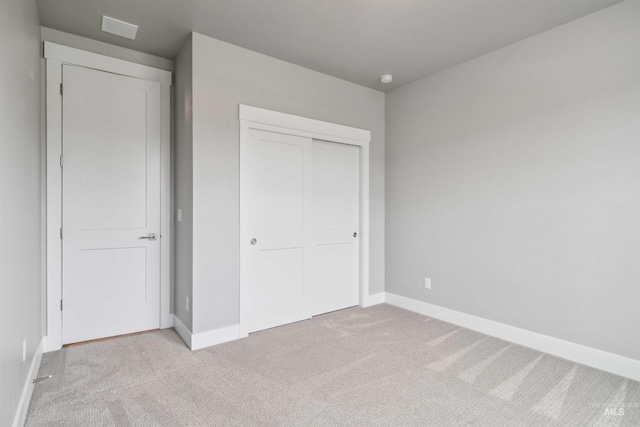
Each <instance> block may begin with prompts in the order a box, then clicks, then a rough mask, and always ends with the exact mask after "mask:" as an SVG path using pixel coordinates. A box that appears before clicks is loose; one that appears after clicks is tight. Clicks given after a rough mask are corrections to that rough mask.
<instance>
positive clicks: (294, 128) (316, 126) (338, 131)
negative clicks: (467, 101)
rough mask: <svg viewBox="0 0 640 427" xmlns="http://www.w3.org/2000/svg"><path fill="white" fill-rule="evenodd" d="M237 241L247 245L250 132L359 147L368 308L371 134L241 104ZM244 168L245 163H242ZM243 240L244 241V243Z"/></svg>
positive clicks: (244, 302)
mask: <svg viewBox="0 0 640 427" xmlns="http://www.w3.org/2000/svg"><path fill="white" fill-rule="evenodd" d="M239 110H240V111H239V119H240V239H241V242H243V241H249V240H250V239H251V236H250V235H249V232H250V230H249V224H248V222H247V219H246V218H244V217H243V215H242V207H243V206H245V205H246V204H247V200H245V197H247V196H248V193H249V192H248V191H247V185H248V183H247V179H246V177H245V176H244V173H243V163H245V162H246V159H247V156H248V145H249V129H258V130H266V131H271V132H278V133H283V134H287V135H296V136H302V137H307V138H312V139H318V140H322V141H327V142H336V143H341V144H349V145H355V146H358V147H360V236H361V239H360V265H359V268H360V274H359V276H360V306H361V307H367V306H369V305H371V302H370V296H369V142H371V132H370V131H368V130H363V129H357V128H353V127H349V126H343V125H338V124H335V123H329V122H323V121H320V120H314V119H308V118H306V117H300V116H294V115H291V114H285V113H279V112H276V111H271V110H265V109H262V108H256V107H251V106H248V105H242V104H240V109H239ZM245 164H246V163H245ZM243 239H244V240H243ZM243 248H245V250H248V248H247V246H246V245H242V243H241V244H240V251H241V253H240V337H241V338H242V337H246V336H247V335H248V320H249V294H248V293H249V286H248V283H246V282H247V279H246V278H245V277H244V275H243V274H242V260H243V259H244V258H245V256H244V255H245V254H243V253H242V250H243Z"/></svg>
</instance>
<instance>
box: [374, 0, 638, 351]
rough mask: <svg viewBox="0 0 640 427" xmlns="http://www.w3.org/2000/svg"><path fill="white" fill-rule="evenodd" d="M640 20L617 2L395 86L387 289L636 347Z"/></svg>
mask: <svg viewBox="0 0 640 427" xmlns="http://www.w3.org/2000/svg"><path fill="white" fill-rule="evenodd" d="M639 23H640V2H637V1H632V2H625V3H621V4H619V5H616V6H613V7H611V8H608V9H605V10H603V11H600V12H597V13H595V14H593V15H590V16H587V17H585V18H582V19H580V20H577V21H574V22H571V23H568V24H566V25H563V26H561V27H557V28H555V29H553V30H550V31H548V32H545V33H542V34H540V35H537V36H535V37H532V38H530V39H527V40H525V41H522V42H520V43H517V44H514V45H511V46H509V47H506V48H504V49H501V50H498V51H495V52H493V53H490V54H488V55H485V56H482V57H480V58H477V59H475V60H472V61H469V62H467V63H464V64H462V65H459V66H457V67H454V68H452V69H449V70H447V71H444V72H441V73H439V74H436V75H434V76H431V77H428V78H426V79H423V80H420V81H418V82H415V83H412V84H410V85H407V86H404V87H402V88H399V89H397V90H394V91H391V92H390V93H388V95H387V109H386V111H387V159H386V166H387V182H386V185H387V188H386V189H387V191H386V194H387V205H386V206H387V250H386V253H387V258H386V262H387V277H386V287H387V288H386V289H387V291H389V292H392V293H395V294H398V295H403V296H407V297H410V298H415V299H418V300H422V301H427V302H429V303H433V304H436V305H439V306H443V307H447V308H450V309H454V310H458V311H461V312H464V313H469V314H472V315H477V316H480V317H484V318H487V319H491V320H495V321H498V322H503V323H506V324H509V325H513V326H516V327H520V328H524V329H527V330H531V331H535V332H539V333H542V334H546V335H550V336H553V337H557V338H560V339H564V340H568V341H572V342H575V343H579V344H583V345H587V346H590V347H594V348H598V349H602V350H605V351H608V352H611V353H616V354H619V355H623V356H627V357H631V358H634V359H640V309H639V307H640V262H639V261H640V222H639V218H640V162H639V160H640V138H639V137H640V135H639V130H640V96H639V95H640V47H639V46H640V25H639ZM425 276H428V277H430V278H431V279H432V281H433V282H432V290H431V291H427V290H425V289H424V287H423V278H424V277H425Z"/></svg>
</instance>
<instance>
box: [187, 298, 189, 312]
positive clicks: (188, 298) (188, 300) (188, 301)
mask: <svg viewBox="0 0 640 427" xmlns="http://www.w3.org/2000/svg"><path fill="white" fill-rule="evenodd" d="M187 311H189V297H187Z"/></svg>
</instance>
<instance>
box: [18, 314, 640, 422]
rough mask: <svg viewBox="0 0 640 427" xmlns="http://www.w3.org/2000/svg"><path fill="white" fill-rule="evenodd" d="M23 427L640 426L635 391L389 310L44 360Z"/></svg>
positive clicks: (638, 388) (87, 347)
mask: <svg viewBox="0 0 640 427" xmlns="http://www.w3.org/2000/svg"><path fill="white" fill-rule="evenodd" d="M49 374H53V377H52V378H51V379H48V380H44V381H41V382H39V383H37V384H36V387H35V391H34V395H33V399H32V402H31V406H30V408H29V413H28V416H27V422H26V425H27V426H83V427H87V426H171V427H174V426H227V425H228V426H232V425H233V426H236V425H237V426H258V425H264V426H592V425H593V426H604V425H608V426H639V425H640V383H638V382H636V381H632V380H630V379H626V378H622V377H619V376H616V375H612V374H609V373H606V372H603V371H599V370H596V369H592V368H589V367H586V366H583V365H578V364H575V363H572V362H569V361H567V360H563V359H559V358H557V357H553V356H550V355H547V354H544V353H540V352H538V351H535V350H531V349H529V348H525V347H522V346H518V345H515V344H510V343H509V342H506V341H503V340H499V339H497V338H492V337H489V336H486V335H483V334H480V333H477V332H473V331H470V330H467V329H464V328H459V327H457V326H455V325H452V324H449V323H445V322H441V321H438V320H435V319H431V318H428V317H425V316H422V315H419V314H415V313H412V312H409V311H406V310H403V309H400V308H396V307H392V306H389V305H384V304H383V305H379V306H375V307H370V308H366V309H362V308H352V309H347V310H342V311H338V312H334V313H330V314H326V315H322V316H317V317H314V318H313V319H311V320H308V321H304V322H299V323H294V324H291V325H286V326H282V327H279V328H274V329H270V330H266V331H262V332H258V333H254V334H251V335H250V336H249V337H248V338H245V339H241V340H238V341H234V342H230V343H226V344H221V345H217V346H214V347H209V348H207V349H203V350H199V351H194V352H191V351H189V349H188V348H187V347H186V346H185V344H184V343H183V342H182V340H181V339H180V337H179V336H178V335H177V334H176V332H175V331H174V330H173V329H167V330H161V331H154V332H150V333H145V334H138V335H131V336H124V337H118V338H113V339H108V340H104V341H97V342H91V343H87V344H82V345H75V346H71V347H65V348H64V349H62V350H60V351H58V352H54V353H47V354H45V355H44V357H43V361H42V365H41V368H40V376H44V375H49Z"/></svg>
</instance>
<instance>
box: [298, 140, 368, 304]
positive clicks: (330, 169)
mask: <svg viewBox="0 0 640 427" xmlns="http://www.w3.org/2000/svg"><path fill="white" fill-rule="evenodd" d="M359 158H360V149H359V147H356V146H353V145H344V144H337V143H329V142H323V141H313V150H312V159H313V161H312V182H313V184H312V190H311V191H312V193H311V204H312V209H311V217H310V218H309V219H310V224H311V229H312V239H311V242H312V250H311V256H312V266H313V267H312V274H311V275H310V276H309V281H310V283H309V287H308V289H309V292H308V293H307V296H308V298H309V301H310V306H311V314H312V315H316V314H321V313H327V312H330V311H335V310H340V309H343V308H347V307H352V306H355V305H358V283H359V277H358V272H359V268H358V266H359V260H360V256H359V249H360V236H359V235H360V225H359V224H360V220H359V219H360V161H359Z"/></svg>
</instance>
